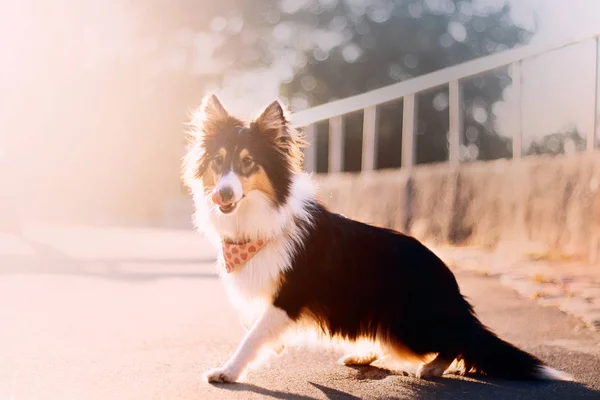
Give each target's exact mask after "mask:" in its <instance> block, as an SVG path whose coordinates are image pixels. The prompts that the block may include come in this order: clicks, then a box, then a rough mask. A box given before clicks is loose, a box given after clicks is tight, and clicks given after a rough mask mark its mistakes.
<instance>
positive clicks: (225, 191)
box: [219, 186, 233, 203]
mask: <svg viewBox="0 0 600 400" xmlns="http://www.w3.org/2000/svg"><path fill="white" fill-rule="evenodd" d="M219 195H220V196H221V200H222V201H223V203H230V202H231V200H233V189H232V188H230V187H229V186H225V187H223V188H221V189H219Z"/></svg>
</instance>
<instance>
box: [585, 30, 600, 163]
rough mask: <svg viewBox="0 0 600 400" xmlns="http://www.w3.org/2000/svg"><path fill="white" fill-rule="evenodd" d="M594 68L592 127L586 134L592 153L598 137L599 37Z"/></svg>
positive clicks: (599, 118)
mask: <svg viewBox="0 0 600 400" xmlns="http://www.w3.org/2000/svg"><path fill="white" fill-rule="evenodd" d="M594 48H595V50H596V68H595V71H594V72H595V75H596V79H595V86H594V93H595V97H594V125H593V126H592V130H591V132H588V137H587V145H586V147H587V151H590V152H591V151H594V149H595V148H596V139H597V137H598V136H600V36H597V37H596V43H595V47H594Z"/></svg>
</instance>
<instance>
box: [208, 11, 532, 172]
mask: <svg viewBox="0 0 600 400" xmlns="http://www.w3.org/2000/svg"><path fill="white" fill-rule="evenodd" d="M473 3H474V2H473V1H471V0H460V1H459V0H435V1H434V0H427V1H421V0H412V1H408V0H407V1H389V0H371V1H358V0H306V1H296V2H294V1H286V0H284V1H264V0H263V1H240V2H238V3H236V6H235V7H234V10H235V11H230V12H229V15H240V16H243V27H242V28H241V29H240V30H239V31H237V32H234V33H231V32H230V33H225V34H223V35H221V40H222V45H221V46H219V49H218V52H217V55H218V56H219V57H220V58H221V59H222V60H224V62H225V63H226V65H227V66H228V67H227V68H226V69H227V70H228V73H236V72H237V71H241V70H246V69H250V68H256V67H259V66H264V65H267V64H273V63H277V62H279V63H281V62H282V60H284V64H285V63H287V64H288V65H289V66H290V68H291V69H290V71H289V72H288V73H287V77H285V76H284V82H283V85H282V94H283V95H284V97H286V98H287V99H288V100H289V101H290V103H292V105H295V106H296V108H297V107H298V106H300V107H302V106H305V105H311V106H312V105H317V104H322V103H325V102H328V101H330V100H332V99H337V98H344V97H348V96H351V95H355V94H358V93H363V92H366V91H368V90H372V89H375V88H378V87H381V86H385V85H388V84H391V83H394V82H398V81H402V80H405V79H409V78H411V77H415V76H419V75H422V74H425V73H428V72H432V71H435V70H438V69H441V68H444V67H447V66H451V65H455V64H458V63H461V62H464V61H467V60H470V59H473V58H477V57H481V56H485V55H487V54H490V53H494V52H497V51H501V50H504V49H507V48H511V47H514V46H516V45H518V44H520V43H525V42H527V41H528V40H529V38H530V36H531V35H532V33H531V32H530V31H528V30H526V29H524V28H521V27H519V26H516V25H515V24H514V23H513V22H512V20H511V18H510V8H509V6H508V5H504V6H502V7H500V8H496V9H488V10H482V9H479V8H478V7H477V6H476V5H474V4H473ZM284 75H285V74H284ZM510 84H511V79H510V77H509V74H508V71H507V70H506V69H501V70H498V71H494V72H491V73H489V74H485V75H483V76H478V77H476V78H473V79H468V80H466V82H464V86H463V90H464V99H465V132H464V133H463V143H465V147H464V148H463V149H462V150H463V159H465V160H470V159H495V158H501V157H508V156H510V141H509V139H506V138H504V137H501V136H499V135H498V133H497V132H496V130H495V127H494V126H495V124H494V122H495V121H494V119H495V117H494V114H493V112H492V106H493V104H494V103H496V102H497V101H499V100H501V99H502V91H503V89H504V88H506V87H507V86H509V85H510ZM418 107H419V119H418V138H417V162H418V163H425V162H433V161H441V160H444V159H447V136H446V135H447V131H448V116H447V114H448V90H447V88H440V89H437V90H432V91H431V92H429V93H425V94H422V95H420V96H419V99H418ZM348 118H349V120H348V123H347V124H346V125H347V130H346V135H347V145H346V160H347V163H346V169H347V170H357V169H359V168H360V146H361V130H362V126H361V125H362V122H361V121H362V119H361V115H354V116H350V117H348ZM380 121H381V126H380V146H379V150H378V153H379V154H378V155H379V163H378V164H379V167H394V166H399V165H400V162H401V160H400V148H401V135H400V129H401V126H402V113H401V104H399V103H398V104H390V105H389V106H386V107H382V111H381V120H380ZM321 128H322V127H321ZM319 136H320V142H319V150H323V149H324V148H326V146H325V144H326V141H327V138H326V136H325V135H319ZM324 153H325V152H324V151H321V152H320V156H319V166H320V169H323V166H324V165H326V154H324Z"/></svg>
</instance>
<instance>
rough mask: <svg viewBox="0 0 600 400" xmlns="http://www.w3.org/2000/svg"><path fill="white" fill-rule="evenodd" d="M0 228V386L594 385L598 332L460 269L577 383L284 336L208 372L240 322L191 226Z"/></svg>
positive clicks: (598, 383) (280, 391)
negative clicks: (264, 351) (362, 362)
mask: <svg viewBox="0 0 600 400" xmlns="http://www.w3.org/2000/svg"><path fill="white" fill-rule="evenodd" d="M28 235H29V236H31V237H35V238H36V241H33V242H29V243H27V242H24V241H23V240H19V239H15V238H13V237H10V236H6V235H5V236H4V237H0V400H3V399H14V400H22V399H44V400H53V399H86V400H87V399H89V400H92V399H103V400H104V399H143V400H149V399H169V400H173V399H209V398H222V399H233V398H243V399H246V398H279V399H284V398H285V399H287V398H299V399H312V398H316V399H326V398H327V399H336V398H366V399H375V398H407V399H420V398H423V399H425V398H435V399H534V398H543V399H578V398H600V374H598V371H599V370H600V334H599V333H597V332H593V331H592V330H590V329H588V328H587V327H586V326H584V325H583V323H582V322H580V320H579V319H576V318H574V317H570V316H568V315H566V314H564V313H563V312H561V311H559V310H557V309H554V308H549V307H542V306H540V305H538V304H536V303H535V302H534V301H532V300H530V299H526V298H523V297H521V296H519V295H518V294H517V293H515V292H514V291H512V290H510V289H508V288H506V287H505V286H503V285H501V284H500V283H499V282H498V280H497V279H495V278H492V277H486V276H481V275H477V274H472V273H468V272H460V273H459V274H458V278H459V281H460V284H461V286H462V288H463V291H464V293H465V294H467V295H468V296H469V297H470V298H471V300H472V302H473V303H474V304H475V309H476V310H477V311H478V312H479V314H480V315H481V317H482V319H483V320H484V322H486V323H488V324H489V325H491V326H492V327H493V328H495V329H496V330H497V331H498V332H499V333H500V334H501V335H502V336H504V337H506V338H507V339H509V340H511V341H514V342H515V343H516V344H518V345H521V346H523V347H524V348H526V349H527V350H530V351H532V352H534V353H535V354H537V355H538V356H540V357H541V358H542V359H544V360H546V361H547V362H548V363H550V364H551V365H552V366H555V367H559V368H561V369H563V370H565V371H567V372H569V373H571V374H573V375H574V376H575V377H576V379H577V382H575V383H515V382H506V381H497V380H476V379H460V378H456V377H449V378H443V379H438V380H435V381H421V380H417V379H415V378H412V377H408V376H399V375H392V374H390V373H389V372H388V371H386V370H383V369H378V368H373V367H368V368H360V369H353V368H347V367H342V366H339V365H337V364H335V360H336V359H337V358H338V357H339V356H340V354H339V353H335V352H332V351H315V350H313V351H298V350H289V351H288V352H287V354H284V355H283V356H281V357H279V358H275V359H273V360H272V361H271V362H270V364H269V365H267V366H265V367H264V368H263V369H262V370H260V371H255V372H252V373H251V374H250V375H249V376H248V379H247V381H248V383H245V384H237V385H230V386H210V385H208V384H206V383H205V382H203V381H202V379H201V374H202V373H203V372H204V371H205V370H206V369H208V368H210V367H214V366H218V365H220V364H221V363H222V362H223V361H225V359H226V358H227V356H228V355H229V354H230V352H231V351H232V350H233V349H234V347H235V346H236V344H237V342H238V340H239V339H240V338H241V336H242V329H241V328H240V327H239V324H238V321H237V318H236V316H235V314H234V313H233V311H232V309H231V308H230V307H229V305H228V304H227V302H226V299H225V296H224V293H223V291H222V289H221V287H220V285H219V282H218V281H217V279H216V278H215V276H214V274H213V272H212V266H211V263H212V258H213V256H214V252H213V251H212V250H211V249H210V248H209V247H208V246H207V245H206V243H204V242H203V240H202V239H201V238H199V237H197V236H195V235H193V234H191V233H189V232H183V231H182V232H177V231H152V230H122V229H118V230H109V229H107V230H98V229H88V230H84V229H77V230H72V229H64V230H56V229H52V230H36V231H31V232H28Z"/></svg>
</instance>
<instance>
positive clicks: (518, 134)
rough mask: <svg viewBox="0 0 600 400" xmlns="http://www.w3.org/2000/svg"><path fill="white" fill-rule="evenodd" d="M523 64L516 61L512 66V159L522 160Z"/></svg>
mask: <svg viewBox="0 0 600 400" xmlns="http://www.w3.org/2000/svg"><path fill="white" fill-rule="evenodd" d="M521 67H522V62H521V61H516V62H514V63H512V64H511V66H510V68H511V75H512V118H513V124H512V131H513V132H512V158H513V159H519V158H521V153H522V152H523V114H522V112H523V111H522V106H523V94H522V91H523V74H522V71H521Z"/></svg>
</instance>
